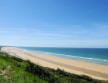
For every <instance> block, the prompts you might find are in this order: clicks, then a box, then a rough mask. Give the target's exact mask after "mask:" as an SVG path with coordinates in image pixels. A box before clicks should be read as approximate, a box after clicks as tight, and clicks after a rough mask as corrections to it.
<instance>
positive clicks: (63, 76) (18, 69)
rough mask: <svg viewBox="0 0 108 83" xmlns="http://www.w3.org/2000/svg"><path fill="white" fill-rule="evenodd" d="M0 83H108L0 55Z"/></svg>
mask: <svg viewBox="0 0 108 83" xmlns="http://www.w3.org/2000/svg"><path fill="white" fill-rule="evenodd" d="M0 83H108V81H100V80H95V79H92V78H90V77H88V76H79V75H75V74H70V73H67V72H64V71H62V70H60V69H57V70H54V69H50V68H46V67H42V66H39V65H36V64H33V63H31V62H30V61H24V60H22V59H19V58H17V57H13V56H9V55H8V54H4V53H0Z"/></svg>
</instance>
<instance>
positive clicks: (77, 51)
mask: <svg viewBox="0 0 108 83" xmlns="http://www.w3.org/2000/svg"><path fill="white" fill-rule="evenodd" d="M18 48H20V49H25V50H29V51H34V52H38V53H42V54H46V55H48V56H55V57H61V58H65V59H72V60H80V61H85V62H90V63H96V64H101V65H108V48H51V47H18Z"/></svg>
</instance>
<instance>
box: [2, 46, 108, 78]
mask: <svg viewBox="0 0 108 83" xmlns="http://www.w3.org/2000/svg"><path fill="white" fill-rule="evenodd" d="M1 51H2V52H6V53H8V54H10V55H12V56H17V57H19V58H22V59H24V60H30V61H31V62H33V63H36V64H39V65H41V66H44V67H50V68H54V69H57V68H60V69H63V70H65V71H67V72H70V73H74V74H79V75H88V76H91V77H93V78H96V79H101V80H108V66H104V65H98V64H94V63H87V62H83V61H77V60H69V59H63V58H58V57H52V56H48V55H44V54H39V53H36V52H31V51H27V50H22V49H18V48H12V47H3V48H2V49H1Z"/></svg>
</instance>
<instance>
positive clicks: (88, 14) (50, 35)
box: [0, 0, 108, 48]
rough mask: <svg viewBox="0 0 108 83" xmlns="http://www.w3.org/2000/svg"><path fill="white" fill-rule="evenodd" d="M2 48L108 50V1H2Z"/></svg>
mask: <svg viewBox="0 0 108 83" xmlns="http://www.w3.org/2000/svg"><path fill="white" fill-rule="evenodd" d="M0 45H16V46H41V47H87V48H89V47H90V48H101V47H102V48H108V0H0Z"/></svg>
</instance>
